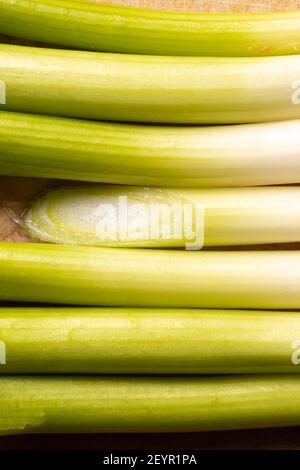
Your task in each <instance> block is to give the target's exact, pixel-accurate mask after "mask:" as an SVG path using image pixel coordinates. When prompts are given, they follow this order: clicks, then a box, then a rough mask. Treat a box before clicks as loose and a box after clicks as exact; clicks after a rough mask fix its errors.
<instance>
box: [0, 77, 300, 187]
mask: <svg viewBox="0 0 300 470" xmlns="http://www.w3.org/2000/svg"><path fill="white" fill-rule="evenodd" d="M299 76H300V74H299ZM0 108H1V106H0ZM299 110H300V106H299ZM299 149H300V120H295V121H286V122H284V121H283V122H278V123H277V122H276V123H268V124H264V123H262V124H245V125H240V126H215V127H171V126H141V125H134V124H119V123H107V122H87V121H80V120H75V119H66V118H57V117H49V116H36V115H29V114H22V113H13V112H6V111H0V174H2V175H13V176H30V177H42V178H60V179H63V178H65V179H71V180H82V181H95V182H104V183H117V184H131V185H147V186H184V187H192V186H194V187H209V186H257V185H266V184H287V183H299V182H300V152H299Z"/></svg>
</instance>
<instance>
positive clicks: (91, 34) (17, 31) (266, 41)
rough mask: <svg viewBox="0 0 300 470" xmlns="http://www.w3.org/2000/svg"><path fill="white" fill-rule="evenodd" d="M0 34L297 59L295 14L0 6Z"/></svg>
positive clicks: (3, 0) (105, 47) (4, 0)
mask: <svg viewBox="0 0 300 470" xmlns="http://www.w3.org/2000/svg"><path fill="white" fill-rule="evenodd" d="M0 17H1V24H0V33H4V34H9V35H11V36H17V37H20V38H25V39H34V40H39V41H43V42H47V43H52V44H57V45H62V46H69V47H75V48H78V49H87V50H98V51H111V52H127V53H138V54H163V55H186V56H195V55H199V56H261V55H286V54H297V53H298V52H299V50H300V32H299V31H300V13H299V11H291V12H274V13H256V14H254V13H240V14H236V13H233V14H230V13H224V14H220V13H219V14H209V13H183V12H180V13H179V12H171V11H168V12H166V11H155V10H145V9H136V8H126V7H121V6H111V5H101V4H100V5H99V4H96V5H95V4H92V3H88V2H84V1H78V0H77V1H70V0H63V1H62V0H43V1H41V0H28V1H24V0H21V1H20V0H18V1H17V2H15V1H11V0H0Z"/></svg>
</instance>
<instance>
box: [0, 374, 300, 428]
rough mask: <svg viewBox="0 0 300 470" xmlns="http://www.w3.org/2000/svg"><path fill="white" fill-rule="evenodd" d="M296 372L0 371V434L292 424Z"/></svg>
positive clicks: (297, 417) (298, 389)
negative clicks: (109, 374)
mask: <svg viewBox="0 0 300 470" xmlns="http://www.w3.org/2000/svg"><path fill="white" fill-rule="evenodd" d="M299 393H300V376H295V375H273V376H272V375H270V376H255V375H254V376H244V377H238V376H214V377H205V376H202V377H148V378H147V377H146V378H145V377H136V376H134V377H128V378H124V377H120V376H119V377H95V376H93V377H80V376H75V377H74V376H71V377H62V376H61V377H49V376H48V377H47V376H44V377H37V376H35V377H34V376H29V377H24V376H23V377H22V376H19V377H7V376H6V377H4V376H2V377H0V403H1V407H0V434H2V435H7V434H22V433H29V434H30V433H53V432H55V433H60V432H61V433H101V432H139V433H140V432H182V431H208V430H223V429H224V430H225V429H242V428H264V427H279V426H298V425H299V424H300V401H299Z"/></svg>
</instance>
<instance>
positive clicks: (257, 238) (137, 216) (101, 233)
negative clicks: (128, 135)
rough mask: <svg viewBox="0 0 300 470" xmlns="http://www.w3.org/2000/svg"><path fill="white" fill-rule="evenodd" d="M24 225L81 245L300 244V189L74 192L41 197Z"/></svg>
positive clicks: (81, 189) (44, 235) (109, 189)
mask: <svg viewBox="0 0 300 470" xmlns="http://www.w3.org/2000/svg"><path fill="white" fill-rule="evenodd" d="M22 226H23V229H24V230H25V231H26V232H27V233H28V234H29V235H31V236H33V237H34V238H38V239H40V240H43V241H47V242H52V243H61V244H75V245H76V244H79V245H94V246H96V245H99V246H120V247H122V246H124V247H183V246H186V247H190V248H192V246H191V245H192V244H194V245H195V246H194V248H196V245H197V243H198V248H199V247H202V245H203V244H204V245H208V246H209V245H219V246H220V245H243V244H244V245H246V244H259V243H283V242H299V241H300V188H297V187H288V186H287V187H273V188H270V187H269V188H225V189H220V188H219V189H217V188H214V189H186V188H181V189H174V188H143V187H138V186H109V185H102V186H100V185H99V186H93V185H91V186H86V187H85V186H83V187H77V188H76V187H70V188H66V189H56V190H52V191H50V192H49V193H47V194H45V195H43V196H41V197H39V198H37V199H36V200H35V201H34V202H33V204H32V205H31V207H30V209H29V210H28V211H27V212H26V214H25V215H24V217H23V220H22ZM200 245H201V246H200Z"/></svg>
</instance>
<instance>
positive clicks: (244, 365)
mask: <svg viewBox="0 0 300 470" xmlns="http://www.w3.org/2000/svg"><path fill="white" fill-rule="evenodd" d="M299 339H300V314H299V313H296V312H279V311H277V312H276V311H270V312H266V311H246V310H243V311H238V310H234V311H228V310H187V309H185V310H180V309H177V310H176V309H175V310H167V309H156V310H151V309H132V308H131V309H125V308H102V309H99V308H98V309H97V308H57V307H54V308H49V307H48V308H47V307H46V308H40V307H39V308H32V307H27V308H13V307H8V308H5V307H2V308H0V341H1V343H2V344H4V345H5V349H6V364H3V365H0V374H8V373H9V374H11V373H13V374H16V373H22V374H24V373H26V374H27V373H44V374H48V373H56V374H60V373H64V374H66V373H67V374H69V373H78V374H81V373H84V374H98V373H101V374H128V373H133V374H136V373H142V374H154V373H155V374H199V373H201V374H237V373H238V374H248V373H264V374H266V373H299V372H300V366H299V365H298V366H297V363H298V362H299V355H300V353H299V349H300V348H299V345H300V343H299Z"/></svg>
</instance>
